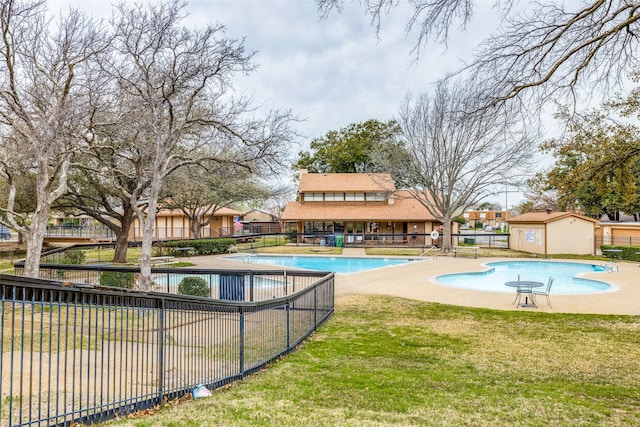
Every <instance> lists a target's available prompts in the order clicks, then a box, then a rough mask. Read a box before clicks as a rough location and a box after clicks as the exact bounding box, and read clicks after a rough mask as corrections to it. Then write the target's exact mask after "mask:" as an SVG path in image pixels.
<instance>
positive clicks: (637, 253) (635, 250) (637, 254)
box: [600, 245, 640, 261]
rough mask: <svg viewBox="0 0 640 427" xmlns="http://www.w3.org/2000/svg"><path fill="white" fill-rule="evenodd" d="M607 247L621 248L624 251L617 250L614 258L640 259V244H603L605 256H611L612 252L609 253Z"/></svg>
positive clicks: (602, 249)
mask: <svg viewBox="0 0 640 427" xmlns="http://www.w3.org/2000/svg"><path fill="white" fill-rule="evenodd" d="M607 249H614V250H620V251H622V252H615V255H614V258H618V259H623V260H626V261H640V246H616V245H602V246H600V250H601V251H602V254H603V255H604V256H608V257H611V255H612V253H607Z"/></svg>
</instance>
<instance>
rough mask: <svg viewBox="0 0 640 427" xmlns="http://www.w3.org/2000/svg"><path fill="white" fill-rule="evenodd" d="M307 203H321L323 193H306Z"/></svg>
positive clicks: (305, 199)
mask: <svg viewBox="0 0 640 427" xmlns="http://www.w3.org/2000/svg"><path fill="white" fill-rule="evenodd" d="M304 201H305V202H321V201H322V193H304Z"/></svg>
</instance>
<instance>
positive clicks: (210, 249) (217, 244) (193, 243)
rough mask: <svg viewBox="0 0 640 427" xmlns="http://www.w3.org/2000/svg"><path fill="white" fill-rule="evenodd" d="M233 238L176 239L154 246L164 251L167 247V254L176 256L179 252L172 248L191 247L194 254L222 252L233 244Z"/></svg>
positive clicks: (225, 251)
mask: <svg viewBox="0 0 640 427" xmlns="http://www.w3.org/2000/svg"><path fill="white" fill-rule="evenodd" d="M234 243H235V240H233V239H197V240H178V241H173V242H163V243H161V244H159V245H158V246H157V248H156V250H157V251H164V250H166V249H164V250H163V249H160V248H169V249H168V255H173V256H178V255H179V253H178V252H177V251H175V250H174V249H173V248H184V247H191V248H193V250H194V252H195V255H214V254H224V253H227V252H228V250H229V246H231V245H233V244H234Z"/></svg>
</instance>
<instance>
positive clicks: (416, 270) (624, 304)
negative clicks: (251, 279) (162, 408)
mask: <svg viewBox="0 0 640 427" xmlns="http://www.w3.org/2000/svg"><path fill="white" fill-rule="evenodd" d="M406 258H410V257H406ZM518 259H519V260H522V261H524V260H531V261H536V260H537V261H540V260H541V259H540V258H518ZM425 260H426V261H427V262H412V263H409V264H405V265H397V266H393V268H390V267H387V268H379V269H375V270H369V271H364V272H360V273H350V274H336V276H335V277H336V278H335V295H336V299H339V298H342V297H347V296H349V295H357V294H368V295H388V296H395V297H401V298H409V299H414V300H420V301H431V302H437V303H443V304H452V305H459V306H467V307H477V308H492V309H499V310H521V311H525V310H526V311H531V312H554V313H585V314H589V313H591V314H625V315H640V283H639V280H638V277H639V276H640V268H639V264H638V263H635V262H619V263H617V265H618V271H617V272H605V273H587V275H589V274H597V275H598V276H597V278H594V279H595V280H602V281H606V282H607V283H609V284H612V285H616V286H617V289H615V290H612V291H611V292H600V293H596V294H583V295H560V294H556V295H554V294H553V290H552V292H551V304H552V308H549V307H547V305H546V301H540V302H539V304H538V308H517V307H514V306H513V305H512V304H511V302H512V301H513V298H512V297H511V295H509V294H505V293H504V292H491V291H475V290H469V289H462V288H454V287H450V286H444V285H439V284H437V283H435V282H434V281H433V280H432V278H433V277H435V276H437V275H440V274H447V273H464V272H472V271H481V270H482V269H483V268H485V267H484V264H486V263H488V262H494V261H513V260H514V258H504V257H478V259H473V258H470V257H458V258H454V257H449V256H439V257H438V258H435V259H434V258H431V257H425ZM554 261H566V262H583V263H588V264H593V260H584V261H582V260H576V259H567V260H564V259H554ZM192 262H194V263H195V264H196V265H197V266H198V267H204V268H207V267H210V268H214V267H215V268H237V261H231V260H224V259H223V258H222V257H221V256H219V255H218V256H215V255H212V256H205V257H197V258H193V257H192ZM229 264H231V265H229ZM253 266H255V268H256V269H268V268H273V267H272V266H262V265H259V264H253Z"/></svg>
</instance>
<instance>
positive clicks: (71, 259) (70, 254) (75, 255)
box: [60, 249, 87, 264]
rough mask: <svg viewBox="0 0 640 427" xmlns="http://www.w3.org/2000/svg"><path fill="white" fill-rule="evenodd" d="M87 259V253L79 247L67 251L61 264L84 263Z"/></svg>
mask: <svg viewBox="0 0 640 427" xmlns="http://www.w3.org/2000/svg"><path fill="white" fill-rule="evenodd" d="M86 259H87V254H86V253H85V252H84V251H81V250H78V249H71V250H69V251H66V252H65V253H64V255H63V256H62V259H61V260H60V263H61V264H83V263H84V261H85V260H86Z"/></svg>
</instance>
